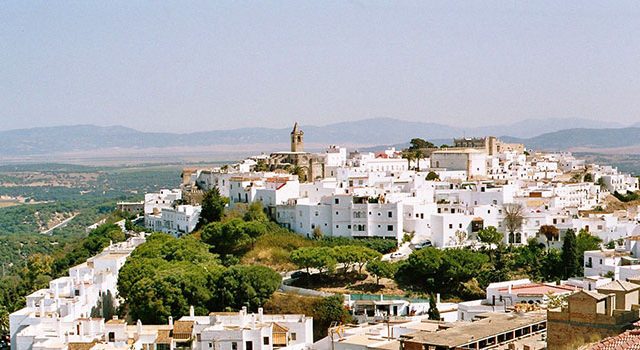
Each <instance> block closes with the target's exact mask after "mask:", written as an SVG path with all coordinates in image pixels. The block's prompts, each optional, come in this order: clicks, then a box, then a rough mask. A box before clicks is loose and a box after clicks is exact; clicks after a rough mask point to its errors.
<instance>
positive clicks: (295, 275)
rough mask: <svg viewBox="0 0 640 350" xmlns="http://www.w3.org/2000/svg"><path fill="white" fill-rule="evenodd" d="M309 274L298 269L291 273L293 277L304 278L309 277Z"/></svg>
mask: <svg viewBox="0 0 640 350" xmlns="http://www.w3.org/2000/svg"><path fill="white" fill-rule="evenodd" d="M307 276H309V274H308V273H306V272H304V271H296V272H294V273H292V274H291V278H293V279H297V278H304V277H307Z"/></svg>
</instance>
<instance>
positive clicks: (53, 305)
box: [9, 235, 145, 350]
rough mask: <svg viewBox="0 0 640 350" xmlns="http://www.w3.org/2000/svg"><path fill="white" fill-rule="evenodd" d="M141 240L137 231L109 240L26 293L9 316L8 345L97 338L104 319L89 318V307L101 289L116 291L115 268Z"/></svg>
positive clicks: (45, 345)
mask: <svg viewBox="0 0 640 350" xmlns="http://www.w3.org/2000/svg"><path fill="white" fill-rule="evenodd" d="M144 240H145V238H144V235H140V236H136V237H133V238H130V239H128V240H127V241H125V242H121V243H115V244H111V245H110V246H109V247H107V248H105V249H104V250H103V251H102V252H101V253H99V254H98V255H96V256H94V257H92V258H90V259H88V260H87V261H86V262H85V263H82V264H80V265H77V266H74V267H72V268H70V269H69V276H68V277H61V278H57V279H55V280H52V281H51V282H49V287H48V288H45V289H41V290H38V291H36V292H34V293H32V294H30V295H28V296H27V297H26V299H27V302H26V306H25V307H24V308H22V309H20V310H18V311H16V312H14V313H12V314H11V315H10V316H9V324H10V336H11V349H12V350H32V349H54V348H55V349H66V347H65V346H66V344H67V343H69V342H73V341H79V342H84V341H91V340H94V339H98V338H100V336H101V332H102V330H103V322H102V321H97V320H94V319H89V316H90V313H91V309H92V308H93V307H94V306H95V305H96V304H97V301H98V299H99V298H100V297H101V295H103V294H104V293H107V292H108V291H110V292H111V294H113V295H114V296H115V295H116V293H117V282H118V271H119V270H120V268H121V267H122V266H123V265H124V263H125V261H126V259H127V257H128V256H129V255H130V254H131V252H132V251H133V250H134V249H135V248H136V247H137V246H138V245H140V244H142V243H143V242H144ZM116 302H117V300H116Z"/></svg>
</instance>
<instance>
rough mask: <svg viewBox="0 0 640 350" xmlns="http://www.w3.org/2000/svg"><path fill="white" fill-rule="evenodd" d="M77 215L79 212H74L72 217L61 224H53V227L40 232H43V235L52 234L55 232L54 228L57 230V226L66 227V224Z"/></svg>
mask: <svg viewBox="0 0 640 350" xmlns="http://www.w3.org/2000/svg"><path fill="white" fill-rule="evenodd" d="M76 216H78V214H74V215H73V216H72V217H70V218H68V219H65V220H63V221H62V222H61V223H59V224H57V225H55V226H53V227H52V228H50V229H48V230H46V231H42V232H40V234H43V235H51V233H53V230H55V229H57V228H60V227H65V226H67V224H68V223H69V221H71V220H73V219H74V218H75V217H76Z"/></svg>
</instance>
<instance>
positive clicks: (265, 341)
mask: <svg viewBox="0 0 640 350" xmlns="http://www.w3.org/2000/svg"><path fill="white" fill-rule="evenodd" d="M262 344H264V345H269V337H262Z"/></svg>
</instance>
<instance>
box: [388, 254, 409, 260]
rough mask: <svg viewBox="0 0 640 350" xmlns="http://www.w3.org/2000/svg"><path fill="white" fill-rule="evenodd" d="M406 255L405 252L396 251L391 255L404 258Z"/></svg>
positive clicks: (393, 257)
mask: <svg viewBox="0 0 640 350" xmlns="http://www.w3.org/2000/svg"><path fill="white" fill-rule="evenodd" d="M405 256H407V254H405V253H403V252H395V253H391V255H390V257H391V259H399V258H404V257H405Z"/></svg>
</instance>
